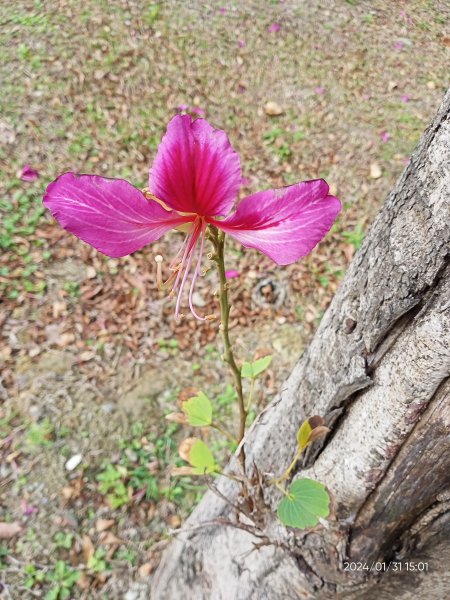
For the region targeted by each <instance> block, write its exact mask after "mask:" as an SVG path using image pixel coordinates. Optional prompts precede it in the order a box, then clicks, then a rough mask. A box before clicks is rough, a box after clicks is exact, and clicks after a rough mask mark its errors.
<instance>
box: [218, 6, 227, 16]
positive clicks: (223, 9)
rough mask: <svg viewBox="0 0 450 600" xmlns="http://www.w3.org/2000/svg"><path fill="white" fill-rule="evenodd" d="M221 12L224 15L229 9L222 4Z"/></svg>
mask: <svg viewBox="0 0 450 600" xmlns="http://www.w3.org/2000/svg"><path fill="white" fill-rule="evenodd" d="M219 12H220V14H221V15H224V14H225V13H226V12H227V9H226V8H225V7H224V6H222V7H221V8H219Z"/></svg>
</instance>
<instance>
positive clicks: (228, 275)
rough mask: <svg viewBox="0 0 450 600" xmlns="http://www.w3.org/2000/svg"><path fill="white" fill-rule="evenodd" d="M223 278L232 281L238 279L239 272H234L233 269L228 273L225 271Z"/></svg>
mask: <svg viewBox="0 0 450 600" xmlns="http://www.w3.org/2000/svg"><path fill="white" fill-rule="evenodd" d="M225 277H226V278H227V279H234V278H235V277H239V271H235V270H234V269H230V270H229V271H225Z"/></svg>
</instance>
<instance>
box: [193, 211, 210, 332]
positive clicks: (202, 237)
mask: <svg viewBox="0 0 450 600" xmlns="http://www.w3.org/2000/svg"><path fill="white" fill-rule="evenodd" d="M205 230H206V224H205V223H202V229H201V232H200V251H199V254H198V260H197V266H196V267H195V271H194V275H193V277H192V281H191V287H190V289H189V308H190V309H191V313H192V314H193V315H194V317H195V318H196V319H197V320H198V321H206V320H207V318H206V317H200V316H199V315H198V314H197V312H196V310H195V308H194V305H193V303H192V295H193V293H194V287H195V283H196V281H197V277H198V275H199V273H200V267H201V264H202V258H203V248H204V246H205V237H206V236H205Z"/></svg>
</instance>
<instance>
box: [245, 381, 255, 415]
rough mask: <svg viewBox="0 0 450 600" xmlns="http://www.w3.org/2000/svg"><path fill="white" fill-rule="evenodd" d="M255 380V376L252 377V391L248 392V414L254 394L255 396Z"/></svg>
mask: <svg viewBox="0 0 450 600" xmlns="http://www.w3.org/2000/svg"><path fill="white" fill-rule="evenodd" d="M255 381H256V380H255V378H254V377H252V382H251V384H250V391H249V393H248V399H247V406H246V409H245V410H246V411H247V414H248V411H249V410H250V407H251V405H252V396H253V392H254V390H255Z"/></svg>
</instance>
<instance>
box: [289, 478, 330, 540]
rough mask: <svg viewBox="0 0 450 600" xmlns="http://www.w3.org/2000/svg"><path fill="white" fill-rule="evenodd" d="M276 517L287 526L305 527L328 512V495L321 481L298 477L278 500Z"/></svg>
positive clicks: (314, 522) (315, 522) (325, 515)
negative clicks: (286, 492)
mask: <svg viewBox="0 0 450 600" xmlns="http://www.w3.org/2000/svg"><path fill="white" fill-rule="evenodd" d="M277 514H278V518H279V519H280V521H281V522H282V523H283V525H287V526H289V527H296V528H297V529H307V528H308V527H314V526H315V525H317V523H318V522H319V517H323V518H325V517H328V515H329V514H330V496H329V495H328V492H327V490H326V488H325V486H324V485H323V484H322V483H319V482H318V481H314V480H313V479H298V480H297V481H294V483H293V484H292V485H291V487H290V488H289V490H288V495H287V496H285V497H284V498H283V500H282V501H281V502H280V504H279V506H278V510H277Z"/></svg>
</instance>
